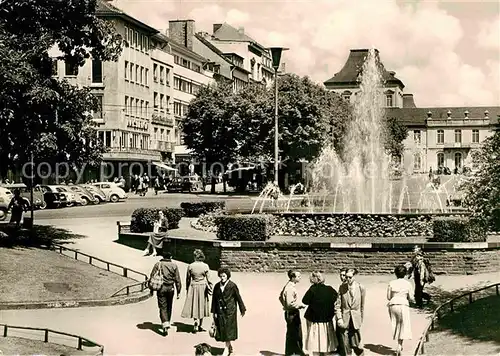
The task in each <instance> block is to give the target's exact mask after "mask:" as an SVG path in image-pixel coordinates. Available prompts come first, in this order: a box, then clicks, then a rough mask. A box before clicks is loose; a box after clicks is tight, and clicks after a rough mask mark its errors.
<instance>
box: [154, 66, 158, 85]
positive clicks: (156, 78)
mask: <svg viewBox="0 0 500 356" xmlns="http://www.w3.org/2000/svg"><path fill="white" fill-rule="evenodd" d="M153 80H154V82H155V83H158V64H156V63H154V64H153Z"/></svg>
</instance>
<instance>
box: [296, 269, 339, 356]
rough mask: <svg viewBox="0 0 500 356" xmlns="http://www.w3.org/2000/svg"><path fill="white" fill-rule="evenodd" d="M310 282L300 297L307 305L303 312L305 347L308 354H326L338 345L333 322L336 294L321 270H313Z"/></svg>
mask: <svg viewBox="0 0 500 356" xmlns="http://www.w3.org/2000/svg"><path fill="white" fill-rule="evenodd" d="M310 282H311V287H310V288H309V289H308V291H307V292H306V294H305V295H304V298H302V303H304V304H305V305H307V306H308V307H307V309H306V312H305V314H304V319H306V325H307V331H306V340H305V349H306V351H307V352H308V354H309V355H310V356H312V355H326V354H330V353H332V352H333V351H335V350H336V349H337V346H338V342H337V337H336V335H335V326H334V324H333V319H334V318H335V302H336V301H337V295H338V294H337V291H336V290H335V289H333V288H332V287H331V286H328V285H325V277H323V275H322V274H321V272H313V273H312V274H311V277H310Z"/></svg>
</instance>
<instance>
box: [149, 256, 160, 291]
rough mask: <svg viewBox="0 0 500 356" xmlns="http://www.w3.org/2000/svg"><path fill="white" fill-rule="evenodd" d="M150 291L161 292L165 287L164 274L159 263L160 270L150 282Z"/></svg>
mask: <svg viewBox="0 0 500 356" xmlns="http://www.w3.org/2000/svg"><path fill="white" fill-rule="evenodd" d="M148 284H149V289H151V290H153V291H156V292H157V291H159V290H160V289H161V286H162V285H163V273H162V272H161V263H160V262H158V269H157V270H156V273H155V274H154V276H153V277H152V278H151V279H150V280H149V282H148Z"/></svg>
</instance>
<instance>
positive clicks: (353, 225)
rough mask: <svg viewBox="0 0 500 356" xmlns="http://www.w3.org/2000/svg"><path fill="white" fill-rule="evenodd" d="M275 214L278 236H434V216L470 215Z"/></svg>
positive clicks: (275, 233) (456, 214)
mask: <svg viewBox="0 0 500 356" xmlns="http://www.w3.org/2000/svg"><path fill="white" fill-rule="evenodd" d="M273 215H274V216H275V217H276V218H277V219H276V222H275V227H274V231H273V235H279V236H284V235H292V236H311V237H325V236H340V237H344V236H346V237H348V236H355V237H407V236H408V237H409V236H425V237H431V236H432V230H433V227H432V220H433V218H434V217H439V216H465V215H467V214H466V213H442V214H436V213H433V214H412V213H408V214H352V213H349V214H341V213H275V214H273Z"/></svg>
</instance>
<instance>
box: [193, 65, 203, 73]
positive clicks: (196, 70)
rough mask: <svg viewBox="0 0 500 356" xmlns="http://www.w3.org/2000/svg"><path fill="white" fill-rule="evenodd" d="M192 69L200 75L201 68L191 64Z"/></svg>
mask: <svg viewBox="0 0 500 356" xmlns="http://www.w3.org/2000/svg"><path fill="white" fill-rule="evenodd" d="M192 67H193V68H192V69H193V70H194V71H195V72H197V73H201V67H200V66H199V65H198V64H194V63H193V66H192Z"/></svg>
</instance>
